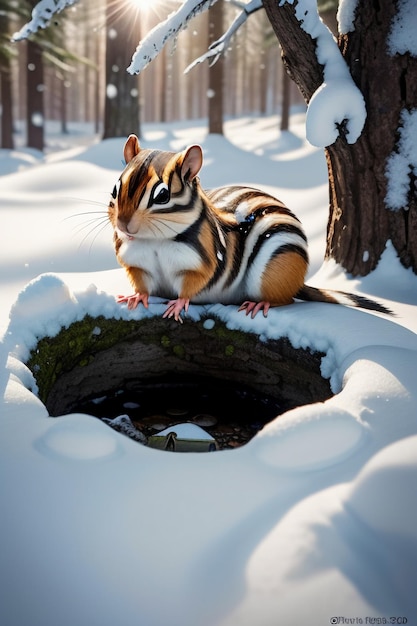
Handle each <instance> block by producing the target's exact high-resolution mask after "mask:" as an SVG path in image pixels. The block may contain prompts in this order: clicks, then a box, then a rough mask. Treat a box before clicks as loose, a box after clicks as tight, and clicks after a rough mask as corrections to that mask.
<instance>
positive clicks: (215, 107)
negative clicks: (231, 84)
mask: <svg viewBox="0 0 417 626" xmlns="http://www.w3.org/2000/svg"><path fill="white" fill-rule="evenodd" d="M208 29H209V45H210V44H211V43H213V41H216V40H217V39H219V37H221V36H222V34H223V0H219V2H216V4H215V5H214V6H213V7H212V8H211V10H210V13H209V25H208ZM223 68H224V61H223V57H221V58H220V59H218V61H217V62H216V63H215V64H214V65H212V66H211V67H210V68H209V71H208V80H209V100H208V117H209V134H217V135H223V74H224V72H223Z"/></svg>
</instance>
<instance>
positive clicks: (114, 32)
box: [103, 0, 140, 139]
mask: <svg viewBox="0 0 417 626" xmlns="http://www.w3.org/2000/svg"><path fill="white" fill-rule="evenodd" d="M139 24H140V20H139V19H136V14H135V11H134V6H133V3H131V4H129V3H126V2H125V0H107V18H106V26H107V40H106V100H105V111H104V133H103V139H108V138H109V137H127V136H128V135H129V134H130V133H135V134H136V135H138V136H140V121H139V90H138V77H137V76H132V75H131V74H129V73H128V72H127V71H126V68H127V67H128V66H129V65H130V61H131V58H132V50H135V48H136V46H137V42H138V39H139Z"/></svg>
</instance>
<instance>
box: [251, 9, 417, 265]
mask: <svg viewBox="0 0 417 626" xmlns="http://www.w3.org/2000/svg"><path fill="white" fill-rule="evenodd" d="M263 4H264V7H265V9H266V12H267V14H268V17H269V19H270V22H271V24H272V27H273V28H274V31H275V33H276V35H277V37H278V39H279V41H280V43H281V46H282V48H283V56H284V62H285V64H286V66H287V68H288V71H289V73H290V75H291V77H292V78H293V79H294V80H295V82H296V83H297V85H298V87H299V89H300V91H301V93H302V94H303V96H304V98H305V100H306V102H307V103H309V102H310V100H311V98H312V96H313V94H314V92H315V91H316V89H317V88H318V87H319V86H320V84H321V83H322V81H323V66H322V65H320V63H319V62H318V60H317V56H316V52H317V50H316V42H315V40H314V39H313V38H312V37H310V35H309V34H308V33H307V32H305V31H304V30H303V29H302V28H300V22H299V20H298V19H297V17H296V6H293V5H291V4H288V3H283V4H282V5H279V4H278V3H277V2H276V1H275V0H263ZM400 4H401V3H400V2H397V3H396V2H383V3H369V2H360V3H358V5H357V9H356V14H355V20H354V24H353V30H350V32H347V33H345V34H343V35H340V36H339V39H338V45H339V49H340V50H341V53H342V55H343V57H344V59H345V61H346V63H347V65H348V67H349V69H350V73H351V76H352V78H353V80H354V81H355V83H356V85H357V86H358V87H359V89H360V90H361V92H362V94H363V97H364V99H365V104H366V110H367V119H366V123H365V127H364V129H363V131H362V134H361V135H360V137H359V139H358V140H357V141H356V142H355V143H348V142H347V140H346V138H345V136H344V129H343V124H342V126H341V127H339V128H340V136H339V138H338V139H337V140H336V141H335V142H334V143H333V144H332V145H330V146H328V147H327V148H326V150H325V152H326V160H327V165H328V171H329V202H330V214H329V222H328V233H327V248H326V257H331V258H334V259H335V260H336V261H337V262H338V263H340V264H341V265H342V266H343V267H344V268H345V269H346V270H347V271H348V272H350V273H352V274H353V275H362V276H364V275H366V274H368V273H369V272H371V271H372V270H373V269H374V268H375V267H376V265H377V263H378V261H379V259H380V257H381V254H382V252H383V251H384V249H385V246H386V243H387V241H388V240H391V241H392V243H393V245H394V246H395V248H396V250H397V252H398V256H399V258H400V260H401V262H402V263H403V265H404V266H406V267H411V268H412V269H413V270H414V272H417V218H416V208H417V207H416V186H415V184H416V172H417V163H416V162H415V160H416V159H415V156H414V155H413V154H412V150H411V149H408V152H407V148H406V147H404V146H405V144H406V139H405V138H404V140H403V141H402V142H401V128H400V127H401V126H403V125H404V124H405V123H406V122H405V120H406V119H408V118H407V112H408V116H409V117H410V115H411V114H412V112H413V111H415V107H416V106H417V89H416V87H415V86H416V84H417V58H416V55H415V54H410V53H409V52H408V51H401V53H398V52H395V51H393V50H392V46H391V48H390V47H389V45H388V41H389V38H390V37H391V34H392V28H393V24H394V22H393V19H394V18H395V17H396V18H397V19H398V15H399V11H400V8H401V7H400ZM402 4H403V5H404V6H405V5H407V8H408V11H409V12H410V13H411V17H412V18H413V20H414V23H415V20H416V18H417V5H416V4H414V5H412V2H410V1H409V0H403V1H402ZM409 127H410V128H409V130H410V131H412V129H413V128H416V127H417V123H416V122H415V121H414V119H412V120H411V121H409ZM414 154H415V153H414ZM398 155H399V156H398ZM397 157H398V158H397ZM397 161H398V167H396V162H397ZM390 164H391V170H390V172H391V173H390V172H389V171H388V169H387V168H388V167H389V165H390ZM399 172H401V173H402V175H403V177H404V172H406V174H405V178H406V180H405V181H404V180H402V181H401V189H402V200H398V197H399V195H401V194H400V193H399V191H398V189H397V188H398V186H399V184H398V181H397V177H398V174H399ZM404 187H406V189H405V191H404Z"/></svg>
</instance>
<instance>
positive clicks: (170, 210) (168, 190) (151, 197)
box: [108, 135, 203, 239]
mask: <svg viewBox="0 0 417 626" xmlns="http://www.w3.org/2000/svg"><path fill="white" fill-rule="evenodd" d="M124 158H125V161H126V167H125V169H124V170H123V172H122V174H121V176H120V178H119V180H118V181H117V183H116V185H115V186H114V189H113V191H112V194H111V199H110V203H109V208H108V210H109V218H110V221H111V223H112V225H113V227H114V229H115V230H116V232H117V233H118V235H119V236H121V237H122V238H127V239H143V238H148V239H149V238H150V239H166V238H174V237H175V236H176V235H178V234H179V233H181V232H183V231H184V230H186V228H188V227H189V226H190V225H191V224H192V223H193V222H194V220H195V219H196V217H197V216H198V213H199V208H198V207H197V206H196V197H197V194H196V191H195V188H196V184H197V180H198V179H197V175H198V173H199V171H200V169H201V167H202V164H203V153H202V149H201V147H200V146H198V145H193V146H190V147H188V148H187V149H186V150H184V151H183V152H178V153H175V152H165V151H162V150H148V149H142V148H141V147H140V144H139V140H138V138H137V137H136V135H130V136H129V138H128V139H127V141H126V143H125V146H124Z"/></svg>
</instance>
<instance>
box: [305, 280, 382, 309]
mask: <svg viewBox="0 0 417 626" xmlns="http://www.w3.org/2000/svg"><path fill="white" fill-rule="evenodd" d="M295 297H296V298H298V299H299V300H308V301H309V302H330V303H332V304H343V305H345V306H354V307H358V308H360V309H369V310H371V311H378V312H379V313H385V314H386V315H394V313H393V312H392V311H391V310H390V309H388V308H387V307H386V306H384V305H383V304H380V303H379V302H375V300H370V299H369V298H365V297H364V296H358V295H356V294H354V293H347V292H346V291H333V290H331V289H317V288H316V287H310V286H309V285H304V286H303V287H302V288H301V289H300V291H298V292H297V294H296V296H295Z"/></svg>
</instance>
